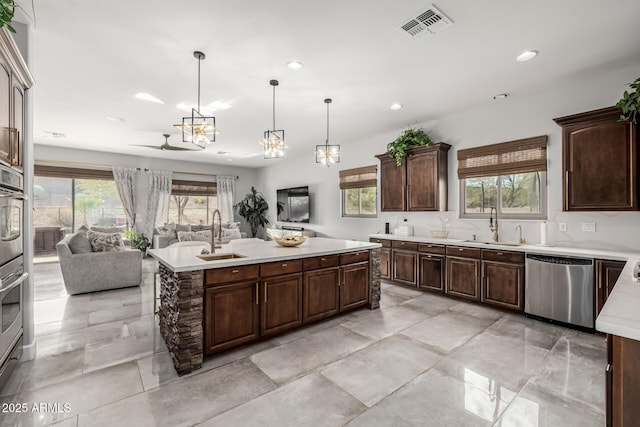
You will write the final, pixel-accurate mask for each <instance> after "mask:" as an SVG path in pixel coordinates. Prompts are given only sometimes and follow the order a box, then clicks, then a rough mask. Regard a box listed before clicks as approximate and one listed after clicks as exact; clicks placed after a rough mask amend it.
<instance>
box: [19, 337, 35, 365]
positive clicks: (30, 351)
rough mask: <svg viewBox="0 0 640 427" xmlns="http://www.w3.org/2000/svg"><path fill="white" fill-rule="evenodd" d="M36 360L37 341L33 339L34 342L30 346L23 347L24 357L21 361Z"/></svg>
mask: <svg viewBox="0 0 640 427" xmlns="http://www.w3.org/2000/svg"><path fill="white" fill-rule="evenodd" d="M35 358H36V339H35V337H34V338H33V341H31V343H29V344H24V345H23V346H22V357H21V361H22V362H24V361H27V360H33V359H35Z"/></svg>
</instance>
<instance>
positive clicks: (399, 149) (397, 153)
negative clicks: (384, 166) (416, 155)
mask: <svg viewBox="0 0 640 427" xmlns="http://www.w3.org/2000/svg"><path fill="white" fill-rule="evenodd" d="M430 145H433V141H432V140H431V138H430V137H429V135H427V134H426V133H425V131H424V130H422V129H420V128H409V129H407V130H405V131H404V132H402V133H401V134H400V136H398V137H397V138H396V139H395V140H393V142H390V143H389V144H387V154H389V157H392V158H394V159H396V164H397V165H398V166H400V165H401V164H402V159H404V158H405V157H406V156H407V152H408V151H409V150H410V149H411V148H413V147H420V146H430Z"/></svg>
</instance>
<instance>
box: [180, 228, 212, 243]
mask: <svg viewBox="0 0 640 427" xmlns="http://www.w3.org/2000/svg"><path fill="white" fill-rule="evenodd" d="M178 241H179V242H211V230H203V231H178Z"/></svg>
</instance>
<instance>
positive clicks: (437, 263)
mask: <svg viewBox="0 0 640 427" xmlns="http://www.w3.org/2000/svg"><path fill="white" fill-rule="evenodd" d="M419 266H420V269H419V270H420V274H419V282H418V287H420V288H421V289H430V290H433V291H440V292H444V267H445V266H444V258H443V257H441V256H438V255H430V254H420V262H419Z"/></svg>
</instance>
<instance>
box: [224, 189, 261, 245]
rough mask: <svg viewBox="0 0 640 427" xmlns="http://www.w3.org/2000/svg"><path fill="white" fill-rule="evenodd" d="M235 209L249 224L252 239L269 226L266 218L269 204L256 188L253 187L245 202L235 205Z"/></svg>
mask: <svg viewBox="0 0 640 427" xmlns="http://www.w3.org/2000/svg"><path fill="white" fill-rule="evenodd" d="M233 208H234V209H235V210H237V211H238V215H240V216H241V217H242V218H244V219H245V220H246V221H247V223H249V227H250V228H251V237H256V234H258V229H259V228H260V227H264V226H266V225H267V224H269V220H268V219H267V216H266V214H267V211H268V210H269V204H268V203H267V201H266V200H265V199H264V197H263V196H262V194H261V193H258V192H257V191H256V189H255V188H254V187H251V193H248V194H247V195H246V196H245V197H244V199H243V200H241V201H240V202H238V203H237V204H235V205H233Z"/></svg>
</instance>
